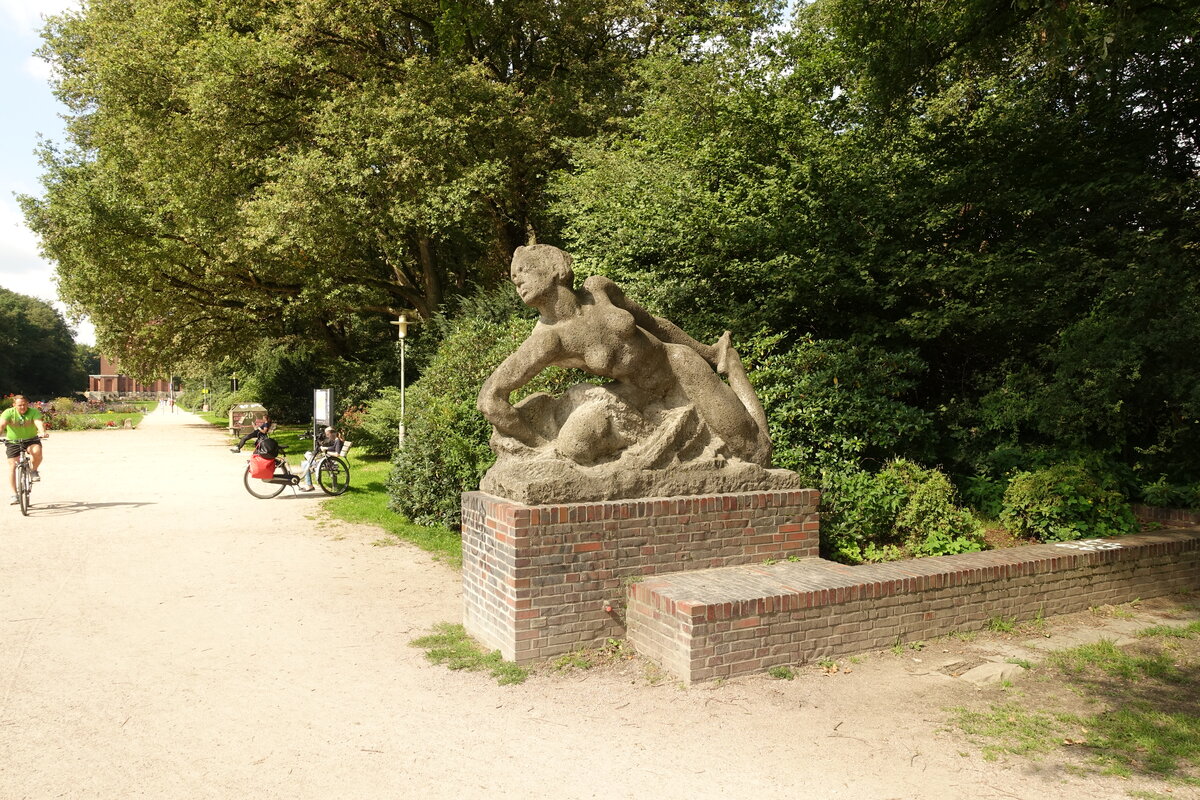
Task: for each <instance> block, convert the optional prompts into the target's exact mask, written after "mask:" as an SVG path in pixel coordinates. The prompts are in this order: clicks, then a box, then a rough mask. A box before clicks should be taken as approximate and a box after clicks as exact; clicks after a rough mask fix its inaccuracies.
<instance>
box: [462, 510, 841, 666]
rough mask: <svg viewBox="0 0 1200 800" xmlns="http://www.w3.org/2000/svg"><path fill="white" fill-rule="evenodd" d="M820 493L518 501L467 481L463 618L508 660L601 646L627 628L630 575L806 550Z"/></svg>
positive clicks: (812, 551) (811, 544)
mask: <svg viewBox="0 0 1200 800" xmlns="http://www.w3.org/2000/svg"><path fill="white" fill-rule="evenodd" d="M818 501H819V493H818V492H817V491H815V490H812V489H806V490H799V491H785V492H751V493H742V494H725V495H700V496H693V497H675V498H668V499H645V500H613V501H607V502H597V503H578V504H570V505H550V506H526V505H521V504H519V503H513V502H510V501H507V500H503V499H501V498H498V497H493V496H491V495H487V494H484V493H482V492H468V493H466V494H464V495H463V505H462V507H463V606H464V624H465V626H466V628H467V631H468V632H469V633H470V634H471V635H472V636H474V637H475V638H476V639H477V640H479V641H480V642H482V643H483V644H484V645H486V646H487V647H489V648H494V649H498V650H500V652H501V654H502V655H503V656H504V658H506V659H509V660H512V661H517V662H518V663H527V662H531V661H537V660H541V659H545V658H548V657H551V656H555V655H559V654H562V653H566V652H570V651H571V650H574V649H578V648H580V647H595V646H600V645H602V644H604V642H605V640H606V639H607V638H608V637H617V636H624V634H625V626H624V619H623V616H624V615H623V611H624V603H625V594H626V586H627V585H628V583H629V582H630V581H632V580H639V579H641V578H643V577H644V576H648V575H659V574H665V573H671V572H677V571H682V570H698V569H708V568H712V567H724V566H730V565H735V564H748V563H755V562H762V561H764V560H766V559H787V558H797V559H810V558H814V557H816V555H817V546H818V541H817V537H818V516H817V503H818ZM606 606H607V607H609V608H610V609H611V610H606Z"/></svg>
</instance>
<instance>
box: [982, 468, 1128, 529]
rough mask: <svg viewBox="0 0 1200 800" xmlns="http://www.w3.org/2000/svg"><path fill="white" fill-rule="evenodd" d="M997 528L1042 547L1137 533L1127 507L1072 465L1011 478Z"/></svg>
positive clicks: (1095, 478)
mask: <svg viewBox="0 0 1200 800" xmlns="http://www.w3.org/2000/svg"><path fill="white" fill-rule="evenodd" d="M1000 520H1001V522H1003V523H1004V526H1005V527H1006V528H1007V529H1008V530H1009V532H1011V533H1012V534H1013V535H1015V536H1022V537H1025V538H1030V539H1037V540H1038V541H1042V542H1065V541H1071V540H1074V539H1081V538H1088V537H1106V536H1120V535H1122V534H1127V533H1133V532H1135V531H1136V530H1137V523H1136V522H1135V521H1134V518H1133V511H1132V510H1131V509H1130V507H1129V503H1127V502H1126V501H1125V498H1124V497H1123V496H1122V495H1121V494H1120V492H1117V491H1116V490H1114V489H1112V488H1109V487H1107V486H1105V485H1104V484H1103V483H1102V482H1101V481H1100V480H1099V479H1098V478H1097V477H1096V476H1095V475H1094V474H1093V473H1092V472H1090V471H1089V470H1088V469H1087V468H1086V467H1084V466H1083V465H1081V464H1078V463H1064V464H1056V465H1054V466H1051V467H1047V468H1045V469H1040V470H1036V471H1033V472H1019V473H1017V474H1016V475H1014V476H1013V479H1012V481H1011V482H1010V483H1009V485H1008V490H1007V491H1006V492H1005V493H1004V507H1003V510H1002V512H1001V515H1000Z"/></svg>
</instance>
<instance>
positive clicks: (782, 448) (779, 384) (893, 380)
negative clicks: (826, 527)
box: [738, 336, 931, 476]
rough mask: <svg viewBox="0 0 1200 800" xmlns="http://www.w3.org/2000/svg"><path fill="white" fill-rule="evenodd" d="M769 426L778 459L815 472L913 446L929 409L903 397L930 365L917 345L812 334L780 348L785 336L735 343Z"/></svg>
mask: <svg viewBox="0 0 1200 800" xmlns="http://www.w3.org/2000/svg"><path fill="white" fill-rule="evenodd" d="M738 347H739V350H742V351H743V352H745V353H746V355H747V361H748V363H750V364H752V365H753V367H754V368H753V370H752V371H751V372H750V379H751V381H752V382H753V383H754V386H755V390H756V392H757V393H758V396H759V399H760V400H761V401H762V404H763V408H764V409H765V411H766V412H767V419H768V423H769V425H770V429H771V436H772V443H773V445H774V448H773V449H774V458H773V460H774V463H775V466H778V467H782V468H784V469H792V470H796V471H798V472H801V473H803V474H807V475H812V476H816V475H818V474H820V472H821V471H822V470H835V471H837V470H847V469H855V468H861V466H862V463H863V461H864V460H866V459H876V460H880V461H882V460H883V459H885V458H889V457H892V456H895V455H897V454H899V453H910V454H911V453H913V452H915V451H919V450H920V449H921V445H922V443H923V442H924V440H925V439H927V437H928V435H929V428H930V419H931V418H930V415H929V414H927V413H926V412H924V411H922V410H920V409H918V408H916V407H915V406H913V405H910V404H909V403H908V402H907V401H906V400H905V398H906V397H907V396H908V395H910V394H911V392H912V390H913V387H914V385H915V383H916V381H917V379H918V378H919V377H920V375H921V373H923V372H924V371H925V364H924V362H922V361H921V359H920V358H919V357H918V356H917V355H916V354H915V353H913V352H901V353H893V352H889V351H886V350H884V349H882V348H879V347H860V346H857V345H854V344H852V343H850V342H845V341H841V340H818V339H813V338H811V337H807V338H804V339H801V340H800V341H798V342H795V343H794V344H792V345H790V346H788V347H787V348H786V349H783V347H784V346H783V344H782V337H780V336H768V337H761V338H758V339H753V340H750V341H748V342H745V343H743V344H738Z"/></svg>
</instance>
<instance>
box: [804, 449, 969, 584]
mask: <svg viewBox="0 0 1200 800" xmlns="http://www.w3.org/2000/svg"><path fill="white" fill-rule="evenodd" d="M821 493H822V500H823V503H822V515H821V555H822V556H824V557H825V558H829V559H831V560H834V561H841V562H845V563H850V564H858V563H862V562H864V561H892V560H895V559H899V558H915V557H919V556H941V555H954V554H957V553H973V552H976V551H978V550H982V549H983V547H984V541H983V528H982V526H981V525H980V524H979V523H978V522H977V521H976V520H975V518H974V516H973V515H972V514H971V512H970V511H967V510H965V509H963V508H961V507H959V505H958V503H957V500H958V498H957V495H956V493H955V490H954V486H953V485H952V484H951V483H950V480H949V478H947V477H946V475H945V474H944V473H942V472H941V471H939V470H936V469H927V468H925V467H921V466H920V465H918V464H915V463H913V462H911V461H907V460H905V459H895V460H894V461H890V462H888V463H887V465H885V466H884V468H883V469H882V470H880V471H879V472H878V473H870V472H866V471H863V470H847V471H842V472H827V473H826V474H825V478H824V480H823V481H822V485H821Z"/></svg>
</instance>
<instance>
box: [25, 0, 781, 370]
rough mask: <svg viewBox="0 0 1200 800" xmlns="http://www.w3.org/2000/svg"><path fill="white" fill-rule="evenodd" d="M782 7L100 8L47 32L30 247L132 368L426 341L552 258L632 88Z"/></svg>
mask: <svg viewBox="0 0 1200 800" xmlns="http://www.w3.org/2000/svg"><path fill="white" fill-rule="evenodd" d="M771 5H772V3H771V2H770V0H761V1H760V0H741V1H740V2H734V3H727V2H715V0H702V1H698V0H660V1H659V2H650V1H648V0H569V1H568V2H562V3H553V4H549V3H544V2H541V1H540V0H501V1H500V2H496V3H489V4H478V3H468V2H442V1H441V0H439V1H438V2H434V0H402V1H401V2H384V0H350V2H344V1H343V0H338V1H337V2H334V0H283V1H282V2H277V1H276V0H271V1H270V2H268V1H267V0H250V2H246V3H239V4H235V5H229V4H224V3H216V2H213V0H207V1H206V2H199V3H197V2H193V0H186V1H185V0H134V1H133V2H129V1H127V0H96V1H95V2H92V3H89V4H88V5H87V6H86V8H85V10H84V11H82V12H80V13H78V14H67V15H64V16H62V17H59V18H56V19H55V20H53V21H52V22H51V24H50V25H49V26H48V28H47V30H46V34H45V36H46V45H45V47H44V49H43V55H44V56H45V57H46V58H47V59H48V60H50V61H51V63H52V64H54V66H55V67H56V68H57V70H58V71H59V74H60V76H61V77H60V78H59V80H58V86H57V90H58V94H59V97H60V98H62V99H63V101H64V102H66V103H67V105H68V107H69V109H70V111H71V118H70V121H69V139H70V147H68V148H66V149H62V150H60V149H56V148H53V147H47V148H46V150H45V152H44V154H43V159H44V163H45V169H46V173H45V179H44V180H45V184H46V190H47V191H46V196H45V198H44V199H43V200H36V199H32V198H25V200H24V205H25V210H26V215H27V218H28V220H29V222H30V225H31V226H32V227H33V228H34V229H35V230H36V231H37V232H38V233H39V234H40V236H41V237H42V242H43V247H44V249H45V252H46V254H47V255H48V256H49V257H51V258H52V259H54V260H55V261H56V262H57V263H58V265H59V273H60V282H61V288H62V292H63V295H64V297H65V298H66V300H67V301H68V303H70V304H71V305H72V307H73V308H75V309H77V310H81V311H85V312H87V313H88V314H89V315H90V316H91V318H92V319H93V321H94V322H95V324H96V327H97V338H98V341H99V343H100V345H101V347H103V348H104V349H105V350H106V351H110V352H113V353H115V354H117V355H119V356H120V357H121V358H122V361H123V363H126V364H128V365H130V366H131V367H135V366H137V365H147V366H148V365H149V364H151V363H162V362H163V361H168V362H169V361H172V360H179V359H183V358H185V357H188V356H200V357H203V358H209V359H215V358H217V357H220V356H223V355H230V354H234V353H237V352H239V351H240V350H241V349H242V348H244V347H245V346H246V343H247V342H248V341H253V340H256V339H263V338H270V337H275V336H286V335H289V334H290V335H302V336H308V337H314V338H316V339H317V340H319V341H321V342H322V343H323V344H324V345H325V346H326V347H327V348H328V350H329V351H330V352H332V353H335V354H337V355H342V356H346V355H351V354H353V352H354V351H355V349H356V347H357V346H358V344H359V343H358V342H357V341H356V334H358V333H361V330H362V325H361V324H360V320H361V319H362V318H363V317H364V316H367V317H370V316H375V317H383V318H386V317H394V316H395V315H396V314H398V313H400V312H402V311H409V312H415V313H416V314H418V315H420V316H423V317H429V316H431V315H432V314H433V313H434V312H436V311H437V309H438V308H439V306H440V305H441V304H442V302H443V300H444V298H445V297H446V295H447V293H455V292H461V291H463V290H464V289H465V288H466V286H467V284H468V283H470V282H477V283H482V284H487V283H489V282H492V281H494V280H495V279H496V278H497V277H498V276H499V275H502V274H503V272H504V269H505V267H506V264H507V259H508V256H509V255H510V253H511V251H512V249H513V248H514V247H515V246H517V245H519V244H523V243H525V242H526V241H527V240H529V239H533V238H536V237H538V236H543V237H544V236H547V235H552V234H553V227H552V226H551V225H549V223H548V221H547V218H546V215H545V212H544V206H545V200H544V198H543V188H544V184H545V181H546V178H547V176H548V175H549V174H550V172H551V171H552V170H554V169H556V168H558V167H561V166H563V165H564V164H565V156H564V152H565V150H564V142H566V141H569V140H571V139H577V138H581V137H587V136H590V135H592V134H594V133H595V132H597V131H599V130H601V129H603V128H604V127H605V126H606V125H607V124H608V120H609V119H610V118H611V117H613V116H614V115H620V114H623V113H627V111H628V109H630V108H631V107H633V106H634V105H635V101H634V98H633V97H632V96H631V95H630V92H629V87H628V85H627V81H628V75H629V69H630V65H631V64H633V63H635V62H636V61H637V60H638V59H640V58H642V57H643V56H644V55H645V54H647V53H649V52H651V51H653V50H655V49H658V48H662V47H671V48H674V49H676V50H680V49H685V48H690V49H692V50H696V49H698V48H700V47H703V46H704V41H705V39H711V37H712V36H714V35H719V34H725V33H734V32H736V31H738V30H741V29H745V28H753V27H756V26H758V25H760V24H761V23H762V20H763V19H765V17H766V15H767V13H768V12H769V11H770V7H771Z"/></svg>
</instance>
